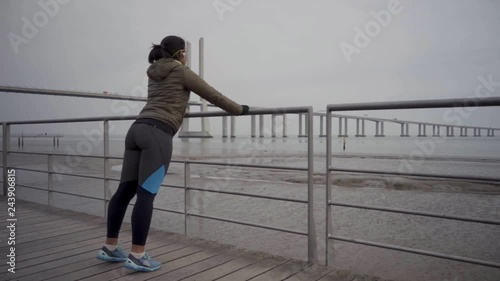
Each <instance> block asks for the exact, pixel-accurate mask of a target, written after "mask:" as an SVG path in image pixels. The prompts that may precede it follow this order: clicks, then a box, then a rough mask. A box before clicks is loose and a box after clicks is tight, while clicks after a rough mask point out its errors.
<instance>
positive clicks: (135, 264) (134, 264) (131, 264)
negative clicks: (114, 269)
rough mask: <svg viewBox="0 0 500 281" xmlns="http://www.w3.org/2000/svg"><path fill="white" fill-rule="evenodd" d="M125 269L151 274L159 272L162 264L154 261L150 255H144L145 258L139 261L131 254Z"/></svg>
mask: <svg viewBox="0 0 500 281" xmlns="http://www.w3.org/2000/svg"><path fill="white" fill-rule="evenodd" d="M124 267H125V268H128V269H131V270H135V271H147V272H150V271H155V270H158V269H159V268H160V267H161V263H160V262H158V261H154V260H152V259H151V257H150V256H149V255H148V253H144V256H143V257H142V258H140V259H137V258H136V257H134V256H133V255H132V254H129V255H128V259H127V261H126V262H125V265H124Z"/></svg>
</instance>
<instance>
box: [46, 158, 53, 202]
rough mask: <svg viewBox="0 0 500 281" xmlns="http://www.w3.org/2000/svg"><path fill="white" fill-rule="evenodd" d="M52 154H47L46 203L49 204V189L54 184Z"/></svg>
mask: <svg viewBox="0 0 500 281" xmlns="http://www.w3.org/2000/svg"><path fill="white" fill-rule="evenodd" d="M53 157H54V156H53V155H52V154H47V205H48V206H50V191H51V190H52V187H53V185H54V174H53V171H54V168H53V167H54V165H53V163H52V161H53Z"/></svg>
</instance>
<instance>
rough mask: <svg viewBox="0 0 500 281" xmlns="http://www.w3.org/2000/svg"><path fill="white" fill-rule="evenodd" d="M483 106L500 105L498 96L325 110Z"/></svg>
mask: <svg viewBox="0 0 500 281" xmlns="http://www.w3.org/2000/svg"><path fill="white" fill-rule="evenodd" d="M485 106H500V97H489V98H463V99H435V100H413V101H393V102H372V103H347V104H329V105H327V107H326V110H327V112H329V111H359V110H390V109H422V108H426V109H427V108H449V107H485Z"/></svg>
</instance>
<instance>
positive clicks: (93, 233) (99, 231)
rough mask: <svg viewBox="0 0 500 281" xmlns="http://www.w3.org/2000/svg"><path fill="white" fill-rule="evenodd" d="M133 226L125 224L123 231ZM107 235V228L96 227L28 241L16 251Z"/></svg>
mask: <svg viewBox="0 0 500 281" xmlns="http://www.w3.org/2000/svg"><path fill="white" fill-rule="evenodd" d="M130 228H131V226H130V225H123V226H122V229H121V232H122V233H123V232H124V231H129V230H130ZM105 235H106V230H105V229H103V228H95V229H91V230H86V231H82V232H81V233H79V236H75V235H69V236H66V237H63V236H60V237H59V239H56V240H53V241H46V243H39V242H36V243H33V242H30V243H26V244H22V245H21V247H20V248H19V249H16V252H17V251H18V252H19V254H18V255H22V254H26V253H30V252H32V251H42V250H46V249H51V248H53V247H57V246H60V245H65V244H72V243H78V242H82V241H86V240H89V239H94V238H102V239H103V237H105Z"/></svg>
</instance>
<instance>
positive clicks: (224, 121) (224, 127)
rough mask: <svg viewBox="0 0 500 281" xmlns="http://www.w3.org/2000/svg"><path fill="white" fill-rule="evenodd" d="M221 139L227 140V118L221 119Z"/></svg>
mask: <svg viewBox="0 0 500 281" xmlns="http://www.w3.org/2000/svg"><path fill="white" fill-rule="evenodd" d="M186 119H187V118H186ZM222 138H227V116H223V117H222Z"/></svg>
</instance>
